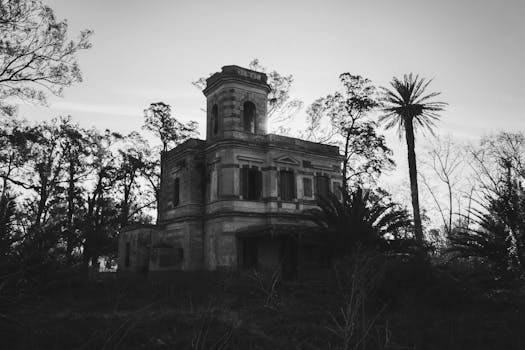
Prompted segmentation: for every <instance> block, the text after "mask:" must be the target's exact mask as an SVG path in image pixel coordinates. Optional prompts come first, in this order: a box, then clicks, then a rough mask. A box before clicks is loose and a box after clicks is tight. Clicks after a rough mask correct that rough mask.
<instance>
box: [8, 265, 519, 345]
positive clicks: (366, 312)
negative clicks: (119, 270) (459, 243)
mask: <svg viewBox="0 0 525 350" xmlns="http://www.w3.org/2000/svg"><path fill="white" fill-rule="evenodd" d="M405 273H406V275H410V274H411V273H410V271H405ZM460 277H465V276H460ZM389 278H390V281H388V279H389ZM271 282H272V279H271V278H267V279H263V278H261V279H257V278H254V276H248V274H232V273H214V274H212V273H206V274H204V273H187V274H182V275H179V276H177V277H175V278H173V279H172V280H170V281H166V280H164V281H160V280H157V281H151V280H150V281H147V280H146V279H135V280H129V279H128V280H117V279H116V278H114V275H108V276H106V277H104V278H101V279H99V280H98V281H89V282H87V281H82V280H81V279H78V278H71V277H68V278H64V279H62V280H59V281H57V282H53V283H48V284H47V285H46V286H45V288H42V289H39V290H25V291H24V292H23V293H19V294H18V295H8V294H5V293H4V294H2V297H1V300H0V307H1V309H0V337H1V345H0V348H2V349H344V348H345V347H346V348H348V349H525V332H524V330H525V298H524V296H523V288H522V287H520V286H519V284H518V285H516V284H513V285H506V286H503V285H502V284H501V283H499V284H495V283H492V284H491V283H486V282H483V281H479V280H473V279H472V278H470V277H469V278H467V277H465V278H458V276H457V275H454V274H453V273H444V272H439V273H438V272H436V271H433V272H432V277H431V278H425V280H424V281H423V282H422V281H421V280H416V281H413V280H411V279H410V278H404V277H402V278H399V277H391V276H390V277H388V276H387V278H386V281H383V282H382V285H381V286H380V287H379V288H378V289H377V290H376V291H374V293H373V295H372V294H370V295H363V293H354V294H352V295H353V297H354V299H352V300H353V301H349V302H347V303H346V304H345V303H344V302H343V299H342V297H341V295H340V294H339V293H338V290H339V289H338V288H340V285H339V286H338V285H337V283H335V282H334V281H333V279H332V280H331V279H330V278H327V279H326V280H323V281H320V280H317V281H310V282H302V283H299V282H282V283H279V284H278V285H276V286H275V288H272V283H271ZM347 300H348V299H347ZM355 300H361V301H363V302H362V303H359V302H355ZM352 303H353V304H352ZM352 309H353V310H352ZM356 309H357V310H356ZM345 311H346V312H345ZM343 313H344V314H345V315H346V322H345V317H343Z"/></svg>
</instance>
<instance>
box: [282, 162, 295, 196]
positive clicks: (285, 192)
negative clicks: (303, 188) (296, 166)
mask: <svg viewBox="0 0 525 350" xmlns="http://www.w3.org/2000/svg"><path fill="white" fill-rule="evenodd" d="M280 175H281V177H280V180H281V181H280V183H281V188H280V192H281V200H283V201H291V200H293V199H294V198H295V176H294V173H293V171H289V170H281V173H280Z"/></svg>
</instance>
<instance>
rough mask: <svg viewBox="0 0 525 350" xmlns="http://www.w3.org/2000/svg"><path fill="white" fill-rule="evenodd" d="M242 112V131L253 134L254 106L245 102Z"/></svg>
mask: <svg viewBox="0 0 525 350" xmlns="http://www.w3.org/2000/svg"><path fill="white" fill-rule="evenodd" d="M243 111H244V112H243V124H244V131H248V132H251V133H255V105H254V104H253V103H252V102H245V103H244V108H243Z"/></svg>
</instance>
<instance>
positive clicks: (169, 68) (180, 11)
mask: <svg viewBox="0 0 525 350" xmlns="http://www.w3.org/2000/svg"><path fill="white" fill-rule="evenodd" d="M48 4H49V5H50V6H51V7H52V8H53V9H54V10H55V13H56V15H57V16H58V18H66V19H68V22H69V24H70V33H71V34H73V33H75V35H76V33H78V32H79V31H80V30H81V29H84V28H90V29H92V30H93V31H94V36H93V48H92V49H90V50H88V51H86V52H83V53H81V54H80V55H79V61H80V66H81V69H82V72H83V76H84V82H83V83H80V84H77V85H75V86H74V87H72V88H69V89H67V90H66V91H65V94H64V97H63V98H51V99H50V107H49V108H43V107H32V106H22V107H21V108H20V115H21V116H23V117H26V118H28V119H30V120H42V119H48V118H51V117H53V116H57V115H67V114H70V115H72V116H73V117H74V118H75V119H76V120H78V121H79V122H80V123H81V125H83V126H96V127H97V128H100V129H103V128H111V129H114V130H116V131H121V132H124V133H127V132H130V131H133V130H139V129H140V126H141V124H142V121H143V116H142V111H143V109H144V108H146V107H147V106H148V105H149V103H151V102H157V101H164V102H166V103H169V104H171V105H172V108H173V110H174V112H175V115H176V116H177V117H179V118H180V119H182V120H191V119H193V120H197V121H198V122H199V123H200V124H201V126H202V127H204V124H205V123H204V113H203V112H202V110H201V108H202V107H203V106H204V96H203V95H202V93H201V92H200V91H198V90H197V89H196V88H195V87H193V86H192V85H191V81H193V80H196V79H197V78H199V77H201V76H206V75H208V74H210V73H213V72H215V71H218V70H220V67H221V66H224V65H229V64H237V65H241V66H246V65H247V64H248V63H249V62H250V61H251V60H252V59H253V58H259V59H260V61H261V63H262V64H263V65H264V66H267V67H269V68H270V69H275V70H277V71H279V72H280V73H283V74H293V76H294V77H295V83H294V86H293V89H292V95H293V97H296V98H299V99H301V100H303V101H304V102H305V104H309V103H311V102H312V101H313V100H314V99H316V98H318V97H321V96H324V95H326V94H328V93H331V92H333V91H334V90H335V89H338V88H339V81H338V76H339V74H341V73H343V72H350V73H353V74H360V75H363V76H365V77H368V78H370V79H371V80H372V81H373V82H374V83H375V84H377V85H386V84H388V82H389V81H390V80H391V78H392V76H402V75H403V74H404V73H409V72H414V73H419V74H420V75H422V76H424V77H428V78H434V82H433V83H432V85H431V89H432V90H437V91H441V92H442V96H441V100H443V101H446V102H448V103H449V104H450V106H449V108H448V109H447V111H446V112H445V113H443V118H442V121H441V122H440V123H439V124H438V130H437V131H438V132H439V133H443V134H453V135H454V136H456V137H458V138H460V139H467V140H468V139H475V138H478V137H480V136H482V135H484V134H488V133H492V132H495V131H498V130H502V129H506V130H521V131H523V130H525V113H524V110H525V84H524V81H525V79H524V78H525V69H524V65H525V20H524V18H525V1H524V0H515V1H514V0H500V1H496V0H494V1H487V0H472V1H471V0H440V1H436V0H434V1H421V0H413V1H405V0H396V1H392V0H384V1H373V0H367V1H351V0H346V1H344V0H340V1H329V0H323V1H321V0H318V1H308V0H301V1H289V0H279V1H274V0H271V1H270V0H266V1H250V0H235V1H222V0H221V1H203V0H190V1H180V0H165V1H160V0H156V1H134V0H48ZM303 116H304V114H301V115H299V116H298V118H299V119H301V118H302V117H303ZM202 131H203V130H202ZM201 135H205V134H204V132H202V133H201ZM388 140H389V142H390V145H391V146H392V147H393V148H394V150H395V151H396V159H398V162H399V163H400V170H399V171H401V172H402V171H405V170H404V169H406V165H405V164H404V163H405V162H406V160H405V157H406V156H405V153H404V152H406V151H405V148H404V145H403V144H402V143H400V142H399V140H397V138H395V137H392V136H390V135H389V138H388ZM417 141H418V142H420V143H418V146H419V147H421V145H422V144H423V139H422V138H418V139H417Z"/></svg>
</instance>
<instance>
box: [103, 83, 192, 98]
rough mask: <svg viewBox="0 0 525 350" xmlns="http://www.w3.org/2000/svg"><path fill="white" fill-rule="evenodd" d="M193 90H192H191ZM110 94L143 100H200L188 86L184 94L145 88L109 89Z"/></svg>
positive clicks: (118, 87)
mask: <svg viewBox="0 0 525 350" xmlns="http://www.w3.org/2000/svg"><path fill="white" fill-rule="evenodd" d="M192 89H193V90H192ZM111 93H114V94H118V95H120V96H126V97H134V98H143V99H147V100H176V101H180V100H197V99H199V100H200V99H202V94H201V93H200V92H199V91H198V90H197V89H195V88H194V87H193V86H191V85H189V84H188V88H187V89H186V90H185V91H184V92H180V91H177V90H176V89H168V88H159V87H147V86H141V87H136V86H116V87H114V88H112V89H111Z"/></svg>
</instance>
